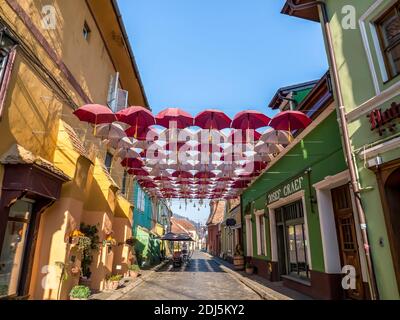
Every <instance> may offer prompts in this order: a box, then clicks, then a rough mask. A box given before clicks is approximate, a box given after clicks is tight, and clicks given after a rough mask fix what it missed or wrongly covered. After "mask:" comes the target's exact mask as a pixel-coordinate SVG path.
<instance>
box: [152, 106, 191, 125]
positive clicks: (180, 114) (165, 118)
mask: <svg viewBox="0 0 400 320" xmlns="http://www.w3.org/2000/svg"><path fill="white" fill-rule="evenodd" d="M172 121H174V122H176V123H177V128H178V129H184V128H187V127H191V126H192V125H193V117H192V116H191V115H190V114H189V113H187V112H186V111H183V110H181V109H178V108H168V109H165V110H164V111H161V112H160V113H159V114H158V115H157V116H156V123H157V124H158V125H160V126H163V127H165V128H169V127H170V122H172Z"/></svg>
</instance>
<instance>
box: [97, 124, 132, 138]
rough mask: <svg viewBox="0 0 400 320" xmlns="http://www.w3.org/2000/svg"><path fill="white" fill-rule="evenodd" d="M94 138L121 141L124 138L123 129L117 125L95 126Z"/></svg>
mask: <svg viewBox="0 0 400 320" xmlns="http://www.w3.org/2000/svg"><path fill="white" fill-rule="evenodd" d="M95 131H96V134H95V135H96V137H99V138H101V139H103V140H104V139H122V138H124V137H126V133H125V131H124V127H123V126H122V125H121V124H119V123H115V122H114V123H106V124H99V125H97V126H96V130H95Z"/></svg>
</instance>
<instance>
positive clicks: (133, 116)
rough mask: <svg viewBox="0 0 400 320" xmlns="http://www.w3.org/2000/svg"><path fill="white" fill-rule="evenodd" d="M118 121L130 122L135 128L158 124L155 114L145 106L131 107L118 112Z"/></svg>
mask: <svg viewBox="0 0 400 320" xmlns="http://www.w3.org/2000/svg"><path fill="white" fill-rule="evenodd" d="M116 117H117V119H118V121H121V122H124V123H126V124H129V125H130V126H132V127H133V128H134V129H138V128H147V127H149V126H151V125H155V124H156V120H155V119H154V116H153V114H152V113H151V112H150V111H149V110H147V109H146V108H144V107H137V106H135V107H129V108H126V109H123V110H121V111H119V112H117V113H116Z"/></svg>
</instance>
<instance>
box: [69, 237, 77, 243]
mask: <svg viewBox="0 0 400 320" xmlns="http://www.w3.org/2000/svg"><path fill="white" fill-rule="evenodd" d="M69 243H70V244H72V245H77V244H78V243H79V237H69Z"/></svg>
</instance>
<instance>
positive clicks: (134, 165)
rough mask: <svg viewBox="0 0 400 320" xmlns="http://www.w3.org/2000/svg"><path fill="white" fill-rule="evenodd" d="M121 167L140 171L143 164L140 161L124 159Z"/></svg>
mask: <svg viewBox="0 0 400 320" xmlns="http://www.w3.org/2000/svg"><path fill="white" fill-rule="evenodd" d="M121 165H122V166H123V167H127V168H131V169H141V168H142V167H143V166H144V163H143V161H141V160H140V159H136V158H125V159H124V160H122V162H121Z"/></svg>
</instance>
